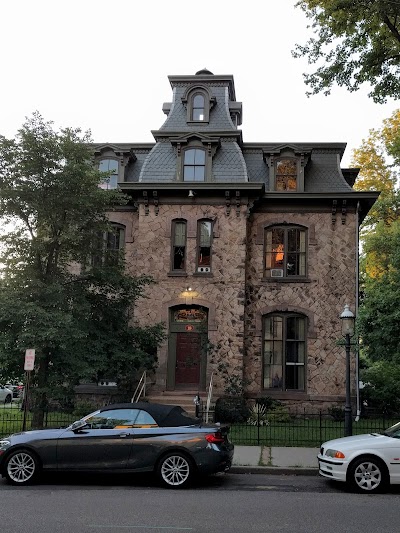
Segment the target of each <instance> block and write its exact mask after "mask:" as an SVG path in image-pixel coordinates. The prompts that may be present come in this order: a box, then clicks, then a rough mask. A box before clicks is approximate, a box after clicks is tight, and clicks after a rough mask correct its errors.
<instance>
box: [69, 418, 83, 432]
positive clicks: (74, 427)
mask: <svg viewBox="0 0 400 533" xmlns="http://www.w3.org/2000/svg"><path fill="white" fill-rule="evenodd" d="M86 425H87V422H86V420H77V421H76V422H74V423H73V424H71V425H70V427H69V429H70V430H71V431H78V430H79V429H82V428H84V427H85V426H86Z"/></svg>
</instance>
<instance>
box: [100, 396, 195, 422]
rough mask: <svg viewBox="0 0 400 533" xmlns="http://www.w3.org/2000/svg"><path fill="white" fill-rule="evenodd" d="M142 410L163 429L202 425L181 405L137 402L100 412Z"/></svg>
mask: <svg viewBox="0 0 400 533" xmlns="http://www.w3.org/2000/svg"><path fill="white" fill-rule="evenodd" d="M132 408H134V409H142V410H143V411H146V412H147V413H149V415H151V416H152V417H153V418H154V420H155V421H156V422H157V424H158V425H159V426H161V427H174V426H192V425H197V424H199V423H200V419H199V418H196V417H191V416H190V415H189V414H188V413H187V412H186V411H185V410H184V409H182V407H180V406H179V405H163V404H160V403H148V402H136V403H114V404H111V405H106V406H104V407H101V408H100V411H101V412H103V411H110V410H111V409H132Z"/></svg>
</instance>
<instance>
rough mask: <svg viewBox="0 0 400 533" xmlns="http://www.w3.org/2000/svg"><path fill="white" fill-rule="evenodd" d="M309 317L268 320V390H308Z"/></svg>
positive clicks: (266, 356)
mask: <svg viewBox="0 0 400 533" xmlns="http://www.w3.org/2000/svg"><path fill="white" fill-rule="evenodd" d="M306 324H307V322H306V317H304V316H302V315H295V314H272V315H268V316H266V317H264V347H263V348H264V385H263V386H264V389H278V390H304V388H305V359H306V355H305V351H306V342H305V336H306Z"/></svg>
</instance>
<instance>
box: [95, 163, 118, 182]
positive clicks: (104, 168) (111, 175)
mask: <svg viewBox="0 0 400 533" xmlns="http://www.w3.org/2000/svg"><path fill="white" fill-rule="evenodd" d="M99 170H100V172H107V173H108V176H106V177H105V178H103V180H102V182H101V183H100V185H99V187H100V188H101V189H116V188H117V186H118V161H117V160H116V159H101V160H100V163H99Z"/></svg>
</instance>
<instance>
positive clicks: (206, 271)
mask: <svg viewBox="0 0 400 533" xmlns="http://www.w3.org/2000/svg"><path fill="white" fill-rule="evenodd" d="M197 272H201V273H202V274H207V273H208V272H211V268H210V267H197Z"/></svg>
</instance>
